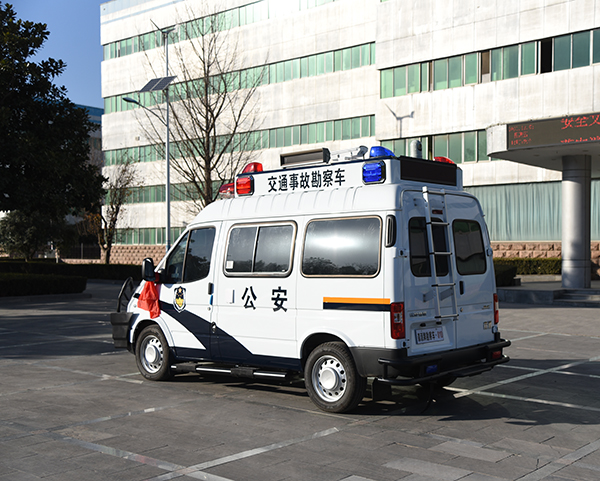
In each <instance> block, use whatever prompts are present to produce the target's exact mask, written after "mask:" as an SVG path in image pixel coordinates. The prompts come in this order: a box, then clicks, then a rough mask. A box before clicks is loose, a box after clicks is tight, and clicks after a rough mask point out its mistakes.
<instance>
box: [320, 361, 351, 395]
mask: <svg viewBox="0 0 600 481" xmlns="http://www.w3.org/2000/svg"><path fill="white" fill-rule="evenodd" d="M346 382H347V378H346V369H345V368H344V365H343V364H342V363H341V362H340V361H339V360H338V359H336V358H335V357H333V356H323V357H321V358H319V360H318V361H317V362H316V363H315V365H314V367H313V372H312V383H313V386H314V387H315V391H316V392H317V394H318V395H319V397H320V398H321V399H323V400H324V401H327V402H335V401H337V400H339V399H340V398H341V397H342V396H343V395H344V392H345V388H346Z"/></svg>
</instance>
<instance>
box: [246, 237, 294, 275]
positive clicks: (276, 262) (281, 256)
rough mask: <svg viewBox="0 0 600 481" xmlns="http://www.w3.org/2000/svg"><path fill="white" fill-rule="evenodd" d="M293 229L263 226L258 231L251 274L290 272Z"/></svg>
mask: <svg viewBox="0 0 600 481" xmlns="http://www.w3.org/2000/svg"><path fill="white" fill-rule="evenodd" d="M293 238H294V227H293V226H291V225H278V226H265V227H260V229H259V230H258V239H257V244H256V256H255V259H254V269H253V272H260V273H266V272H270V273H279V274H284V273H287V272H288V271H289V270H290V265H291V257H292V241H293Z"/></svg>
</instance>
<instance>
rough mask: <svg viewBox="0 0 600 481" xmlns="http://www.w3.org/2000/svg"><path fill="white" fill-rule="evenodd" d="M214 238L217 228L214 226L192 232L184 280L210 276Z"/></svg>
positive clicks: (189, 280)
mask: <svg viewBox="0 0 600 481" xmlns="http://www.w3.org/2000/svg"><path fill="white" fill-rule="evenodd" d="M214 240H215V229H214V228H212V227H209V228H206V229H195V230H193V231H192V232H190V240H189V242H188V247H187V255H186V257H185V269H184V271H183V282H193V281H198V280H200V279H204V278H205V277H206V276H208V273H209V271H210V258H211V256H212V249H213V242H214Z"/></svg>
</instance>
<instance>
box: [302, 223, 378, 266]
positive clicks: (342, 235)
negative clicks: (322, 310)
mask: <svg viewBox="0 0 600 481" xmlns="http://www.w3.org/2000/svg"><path fill="white" fill-rule="evenodd" d="M380 247H381V219H380V218H379V217H361V218H350V219H327V220H315V221H312V222H310V223H309V224H308V226H307V228H306V238H305V240H304V252H303V254H302V274H304V275H305V276H352V277H374V276H376V275H377V274H378V273H379V263H380Z"/></svg>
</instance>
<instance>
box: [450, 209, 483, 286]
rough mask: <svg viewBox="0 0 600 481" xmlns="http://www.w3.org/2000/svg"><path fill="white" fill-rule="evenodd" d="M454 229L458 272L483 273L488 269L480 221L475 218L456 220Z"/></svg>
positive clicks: (463, 274) (465, 273)
mask: <svg viewBox="0 0 600 481" xmlns="http://www.w3.org/2000/svg"><path fill="white" fill-rule="evenodd" d="M452 230H453V232H454V248H455V250H456V270H457V271H458V273H459V274H460V275H462V276H468V275H473V274H483V273H484V272H485V271H486V264H485V251H484V248H483V237H482V235H481V226H480V225H479V223H478V222H476V221H473V220H455V221H454V222H453V223H452Z"/></svg>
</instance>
